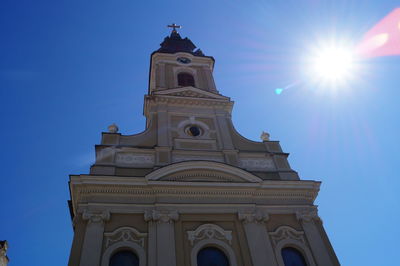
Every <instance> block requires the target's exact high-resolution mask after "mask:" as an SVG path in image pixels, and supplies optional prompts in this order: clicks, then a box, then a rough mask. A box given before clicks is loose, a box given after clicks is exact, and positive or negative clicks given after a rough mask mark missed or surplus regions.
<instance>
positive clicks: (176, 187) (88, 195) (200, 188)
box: [70, 176, 320, 210]
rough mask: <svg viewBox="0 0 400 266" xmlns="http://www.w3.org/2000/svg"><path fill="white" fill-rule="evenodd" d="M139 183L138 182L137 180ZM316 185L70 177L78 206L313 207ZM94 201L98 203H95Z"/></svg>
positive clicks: (73, 197)
mask: <svg viewBox="0 0 400 266" xmlns="http://www.w3.org/2000/svg"><path fill="white" fill-rule="evenodd" d="M140 179H141V180H140ZM319 186H320V182H316V181H263V182H260V183H218V182H175V181H149V180H145V179H143V178H124V177H104V176H103V177H100V176H94V177H92V176H72V177H71V181H70V189H71V198H72V201H73V204H74V209H75V210H76V207H77V206H78V205H79V203H86V202H99V201H101V202H103V201H104V199H106V198H112V199H113V201H117V202H125V203H130V204H131V203H135V202H145V203H148V204H155V203H157V202H170V203H182V204H183V203H188V204H189V203H191V202H194V201H193V200H194V199H195V200H196V202H198V200H200V201H204V202H215V203H218V202H231V203H240V202H247V203H252V202H253V203H259V202H263V203H266V204H268V203H271V204H272V203H274V204H288V205H290V204H306V205H307V204H308V205H312V204H313V202H314V200H315V198H316V196H317V194H318V191H319ZM96 199H97V200H96Z"/></svg>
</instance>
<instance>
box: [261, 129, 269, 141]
mask: <svg viewBox="0 0 400 266" xmlns="http://www.w3.org/2000/svg"><path fill="white" fill-rule="evenodd" d="M260 138H261V140H262V141H269V133H267V132H265V131H263V132H262V133H261V136H260Z"/></svg>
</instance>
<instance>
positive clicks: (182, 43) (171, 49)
mask: <svg viewBox="0 0 400 266" xmlns="http://www.w3.org/2000/svg"><path fill="white" fill-rule="evenodd" d="M167 27H168V28H172V31H171V34H170V36H168V37H165V38H164V41H163V42H162V43H161V44H160V46H161V47H160V48H159V49H158V50H157V51H156V52H160V53H170V54H174V53H177V52H185V53H190V54H193V55H195V56H204V54H203V52H202V51H201V50H200V49H197V50H195V48H196V45H194V44H193V43H192V41H191V40H190V39H188V38H187V37H186V38H184V39H183V38H182V37H181V35H180V34H179V33H178V31H177V30H176V29H180V28H182V26H180V25H176V24H175V23H172V24H171V25H167Z"/></svg>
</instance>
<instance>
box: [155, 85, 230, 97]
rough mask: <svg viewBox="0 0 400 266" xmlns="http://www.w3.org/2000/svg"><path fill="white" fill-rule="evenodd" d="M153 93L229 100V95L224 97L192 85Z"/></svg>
mask: <svg viewBox="0 0 400 266" xmlns="http://www.w3.org/2000/svg"><path fill="white" fill-rule="evenodd" d="M154 95H165V96H177V97H190V98H206V99H217V100H229V97H225V96H222V95H220V94H217V93H213V92H209V91H205V90H202V89H198V88H194V87H182V88H175V89H168V90H161V91H155V92H154Z"/></svg>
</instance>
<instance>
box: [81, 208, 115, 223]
mask: <svg viewBox="0 0 400 266" xmlns="http://www.w3.org/2000/svg"><path fill="white" fill-rule="evenodd" d="M82 219H83V220H87V221H88V223H103V222H105V221H108V220H110V212H108V211H103V212H89V211H87V210H84V211H83V213H82Z"/></svg>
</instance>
